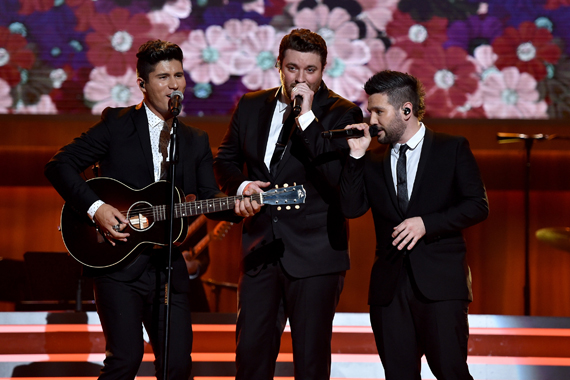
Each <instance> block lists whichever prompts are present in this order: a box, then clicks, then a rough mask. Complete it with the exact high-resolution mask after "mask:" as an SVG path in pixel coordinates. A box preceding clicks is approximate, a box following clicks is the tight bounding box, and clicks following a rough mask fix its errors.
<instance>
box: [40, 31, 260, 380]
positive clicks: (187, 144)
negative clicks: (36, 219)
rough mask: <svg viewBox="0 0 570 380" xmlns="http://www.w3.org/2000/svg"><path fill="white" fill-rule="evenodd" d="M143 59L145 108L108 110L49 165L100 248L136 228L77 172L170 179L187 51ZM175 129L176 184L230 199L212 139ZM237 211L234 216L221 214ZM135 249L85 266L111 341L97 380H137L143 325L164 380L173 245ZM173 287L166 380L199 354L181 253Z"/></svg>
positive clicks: (242, 207) (162, 49) (149, 47)
mask: <svg viewBox="0 0 570 380" xmlns="http://www.w3.org/2000/svg"><path fill="white" fill-rule="evenodd" d="M137 58H138V61H137V75H138V78H137V83H138V85H139V88H140V90H141V91H142V93H143V95H144V100H143V102H142V103H141V104H138V105H136V106H131V107H126V108H107V109H105V110H104V111H103V114H102V116H101V121H100V122H98V123H97V124H96V125H95V126H93V127H92V128H91V129H89V130H88V131H87V132H85V133H83V134H82V135H81V136H80V137H78V138H76V139H75V140H74V141H73V142H72V143H70V144H69V145H66V146H65V147H63V148H62V149H61V150H60V151H59V152H58V153H57V154H56V155H55V156H54V157H53V158H52V159H51V160H50V162H49V163H48V164H47V165H46V167H45V175H46V176H47V178H48V179H49V180H50V182H51V183H52V184H53V186H54V187H55V188H56V190H57V191H58V192H59V193H60V194H61V196H62V197H63V198H64V199H65V201H66V202H67V204H69V205H70V206H71V207H73V208H74V209H75V210H76V211H77V212H78V213H81V214H83V215H85V216H86V217H87V216H88V217H89V218H91V219H92V220H93V222H94V224H95V225H96V226H97V228H98V230H99V232H100V233H101V235H102V237H103V236H104V237H105V240H106V243H104V244H102V245H101V247H102V248H101V249H103V248H105V247H109V246H110V245H115V244H121V242H126V241H128V239H129V236H130V235H129V233H128V231H129V230H130V226H128V220H127V219H126V217H125V215H124V214H123V212H124V210H121V211H120V210H118V209H116V208H115V207H113V205H112V202H109V203H103V201H101V200H100V199H99V197H98V195H97V194H96V193H95V192H93V190H91V188H90V187H89V186H88V184H87V183H86V182H85V181H84V180H83V178H82V177H81V174H80V173H82V172H83V171H84V170H85V169H87V168H89V167H91V166H92V165H93V164H95V163H98V165H99V167H100V172H101V175H102V176H104V177H110V178H113V179H115V180H117V181H120V182H122V183H123V184H125V185H127V186H129V187H130V188H133V189H142V188H145V187H147V186H149V185H151V184H152V183H154V182H156V181H159V180H161V179H168V180H172V179H171V178H169V173H170V171H169V163H170V157H169V141H170V133H171V128H172V122H173V117H174V116H175V115H177V114H178V113H179V112H180V100H181V97H182V94H183V93H184V90H185V88H186V81H185V79H184V72H183V69H182V59H183V56H182V50H181V49H180V48H179V47H178V45H175V44H173V43H169V42H164V41H160V40H156V41H148V42H147V43H145V44H143V45H142V46H141V47H140V48H139V51H138V53H137ZM177 130H178V133H177V136H178V138H177V140H178V146H179V149H178V152H179V161H178V163H177V165H176V173H175V178H174V181H175V183H176V185H177V186H178V187H179V188H180V189H182V190H183V192H184V193H185V194H195V195H196V196H197V198H198V199H209V198H214V197H223V196H225V195H224V194H223V193H221V192H220V191H219V188H218V186H217V184H216V180H215V177H214V173H213V170H212V161H213V157H212V152H211V149H210V144H209V141H208V135H207V134H206V133H205V132H203V131H201V130H199V129H197V128H193V127H189V126H186V125H184V124H182V123H178V128H177ZM246 194H247V192H246ZM167 199H169V197H168V195H167V194H158V201H159V202H160V203H158V205H162V204H167V203H168V202H167V201H166V200H167ZM136 201H139V199H133V203H134V202H136ZM258 210H259V205H257V204H256V203H253V204H251V203H250V202H249V200H248V199H247V198H246V199H245V200H244V201H243V202H237V203H236V206H235V209H234V212H235V213H236V214H238V215H239V216H248V215H250V214H253V213H254V212H255V211H258ZM232 215H233V212H232V213H230V214H229V215H226V214H222V215H218V217H229V218H231V216H232ZM234 218H236V217H235V216H234ZM239 219H240V218H236V220H239ZM138 253H140V254H139V255H138V256H137V255H135V257H133V258H132V259H130V256H129V258H127V259H125V260H123V261H122V262H120V263H118V264H116V265H113V266H110V267H108V268H105V269H95V268H91V267H87V266H86V267H84V274H86V275H88V276H92V277H93V278H94V292H95V300H96V305H97V313H98V314H99V318H100V320H101V325H102V327H103V333H104V334H105V340H106V358H105V361H104V367H103V369H102V370H101V374H100V376H99V379H117V380H119V379H120V380H126V379H134V378H135V376H136V374H137V371H138V369H139V366H140V364H141V361H142V358H143V353H144V341H143V331H142V327H141V326H142V324H144V327H145V328H146V330H147V332H148V335H149V337H150V342H151V344H152V349H153V352H154V355H155V358H156V360H155V368H156V373H157V376H158V378H159V379H162V373H163V370H164V369H163V362H164V360H163V359H164V355H163V351H164V350H163V349H164V327H165V323H164V316H165V302H164V300H165V284H166V279H167V274H166V269H167V266H168V265H167V263H168V249H167V248H157V247H153V246H150V245H148V246H147V248H145V249H144V250H143V251H142V252H138ZM171 288H172V289H171V292H170V299H169V304H170V320H171V326H172V333H171V334H170V337H169V343H170V344H169V347H170V349H169V356H168V357H169V360H168V379H173V380H174V379H176V380H188V378H189V376H190V370H191V358H190V352H191V349H192V326H191V320H190V305H189V297H188V288H189V279H188V273H187V269H186V264H185V261H184V259H183V257H182V255H181V254H180V252H179V251H178V250H177V249H173V257H172V279H171ZM164 380H166V379H164Z"/></svg>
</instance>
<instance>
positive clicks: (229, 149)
mask: <svg viewBox="0 0 570 380" xmlns="http://www.w3.org/2000/svg"><path fill="white" fill-rule="evenodd" d="M243 99H244V97H242V98H241V99H240V102H239V104H238V106H237V108H236V110H235V112H234V114H233V116H232V120H231V123H230V127H229V128H228V130H227V131H226V134H225V136H224V138H223V139H222V142H221V144H220V146H219V147H218V153H217V155H216V158H215V159H214V173H215V175H216V179H217V181H218V183H219V184H220V185H221V187H222V191H223V192H224V193H226V194H230V195H233V194H236V192H237V189H238V187H239V185H240V184H241V183H242V182H244V181H247V180H248V178H247V176H246V175H245V174H244V173H243V167H244V163H245V157H244V155H243V152H242V150H241V142H240V132H241V131H240V127H241V125H240V119H241V117H240V115H241V113H242V112H245V110H244V108H245V106H244V105H243V103H244V102H243Z"/></svg>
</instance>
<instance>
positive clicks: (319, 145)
mask: <svg viewBox="0 0 570 380" xmlns="http://www.w3.org/2000/svg"><path fill="white" fill-rule="evenodd" d="M350 104H352V103H350ZM340 110H342V108H341V107H338V109H337V110H335V109H331V110H330V111H329V112H331V114H332V115H331V116H330V117H328V118H327V120H330V122H327V123H325V122H321V121H319V120H318V119H315V120H313V122H312V123H311V124H310V125H309V126H308V127H307V128H306V129H305V130H304V131H303V132H300V131H298V132H297V133H298V134H299V135H300V136H301V139H302V141H303V142H304V144H305V148H306V151H307V152H308V157H309V160H310V161H311V162H312V164H313V165H314V167H315V168H317V170H318V171H319V172H321V173H322V174H323V176H324V178H326V180H327V182H328V184H329V186H333V187H337V186H338V183H339V176H340V172H341V170H342V165H343V158H344V157H345V156H346V154H347V152H348V150H349V148H348V143H347V142H346V139H325V138H323V137H322V136H321V133H322V132H325V131H328V130H331V129H344V127H346V126H347V125H350V124H358V123H361V122H362V110H361V109H360V108H358V107H357V106H355V105H353V106H352V107H346V108H344V112H343V113H340V112H339V111H340Z"/></svg>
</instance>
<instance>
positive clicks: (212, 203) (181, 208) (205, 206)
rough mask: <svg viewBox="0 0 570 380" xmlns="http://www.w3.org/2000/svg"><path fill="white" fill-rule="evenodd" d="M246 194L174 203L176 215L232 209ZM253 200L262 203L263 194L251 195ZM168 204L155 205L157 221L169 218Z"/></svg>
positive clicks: (183, 215)
mask: <svg viewBox="0 0 570 380" xmlns="http://www.w3.org/2000/svg"><path fill="white" fill-rule="evenodd" d="M244 197H245V196H244V195H236V196H232V197H222V198H213V199H205V200H202V201H194V202H184V203H177V204H175V205H174V217H175V218H185V217H188V216H195V215H202V214H210V213H212V212H219V211H227V210H231V209H233V208H234V207H235V205H236V200H240V201H241V200H243V199H244ZM250 198H251V200H252V201H256V202H257V203H259V204H261V203H262V202H261V195H260V194H254V195H251V196H250ZM167 211H168V206H166V205H160V206H153V217H154V219H155V220H156V221H162V220H166V219H167V218H168V213H167Z"/></svg>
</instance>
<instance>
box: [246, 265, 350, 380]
mask: <svg viewBox="0 0 570 380" xmlns="http://www.w3.org/2000/svg"><path fill="white" fill-rule="evenodd" d="M343 285H344V273H334V274H327V275H321V276H314V277H308V278H292V277H290V276H289V275H287V273H285V271H284V270H283V268H282V267H281V264H280V263H279V262H276V263H272V264H268V265H267V266H266V267H264V268H263V269H261V271H259V272H258V273H257V274H256V275H254V276H250V275H247V274H242V275H241V278H240V282H239V300H238V320H237V326H236V339H237V348H236V368H237V375H236V380H269V379H273V376H274V373H275V361H276V359H277V355H278V354H279V345H280V343H281V334H282V333H283V329H284V328H285V324H286V320H287V318H289V325H290V327H291V338H292V341H293V362H294V367H295V379H296V380H309V379H310V380H321V379H323V380H324V379H329V378H330V366H331V338H332V322H333V318H334V314H335V309H336V305H337V304H338V300H339V298H340V293H341V291H342V288H343Z"/></svg>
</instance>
